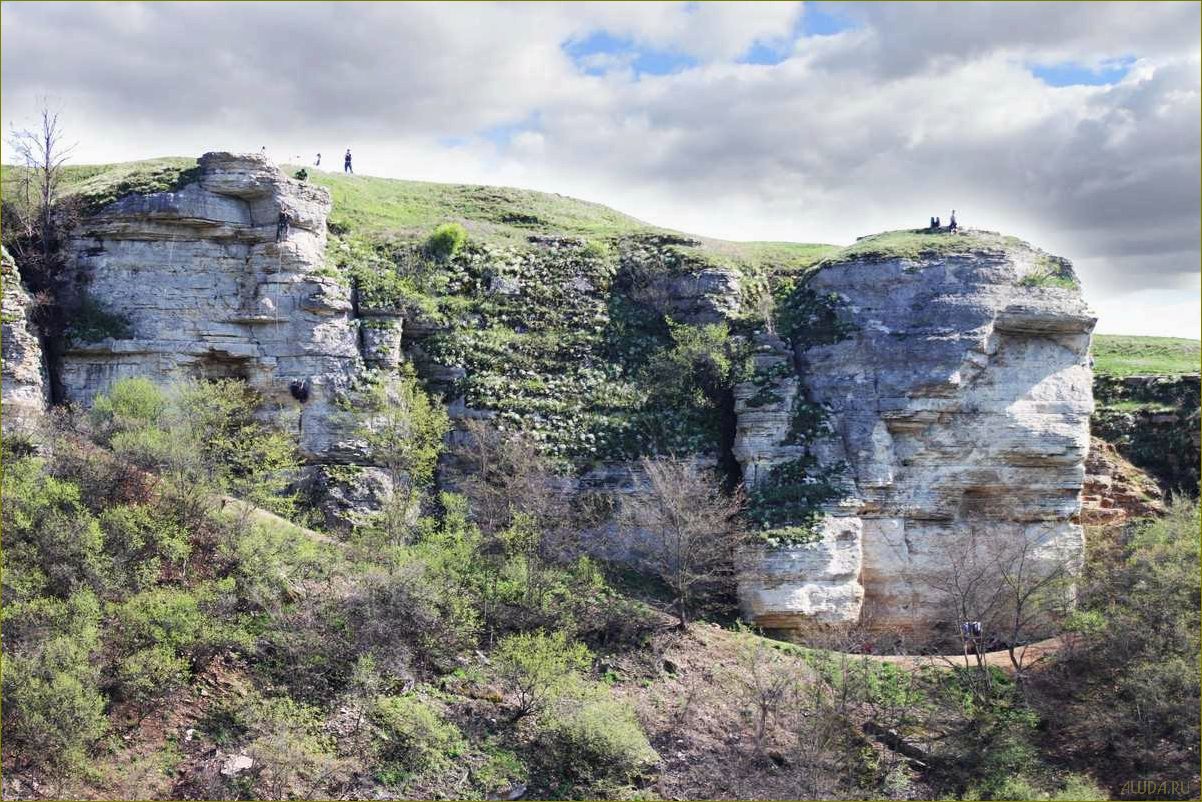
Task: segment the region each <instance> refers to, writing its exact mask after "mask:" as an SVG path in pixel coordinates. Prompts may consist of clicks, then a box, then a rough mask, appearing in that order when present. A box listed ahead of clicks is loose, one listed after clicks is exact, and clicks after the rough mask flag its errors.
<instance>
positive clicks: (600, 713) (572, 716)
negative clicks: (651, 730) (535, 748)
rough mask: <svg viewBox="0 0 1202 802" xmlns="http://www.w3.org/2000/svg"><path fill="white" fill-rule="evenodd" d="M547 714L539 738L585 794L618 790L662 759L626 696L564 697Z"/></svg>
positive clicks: (568, 778)
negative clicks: (613, 697)
mask: <svg viewBox="0 0 1202 802" xmlns="http://www.w3.org/2000/svg"><path fill="white" fill-rule="evenodd" d="M544 719H545V720H544V721H543V722H542V727H541V731H540V735H539V743H540V745H542V746H543V747H544V748H545V749H546V752H547V754H546V758H547V762H548V764H549V765H550V766H552V767H555V768H556V769H557V770H558V771H559V772H560V774H561V777H562V779H563V780H566V781H567V782H570V783H572V784H575V785H576V786H578V787H577V789H576V790H577V792H578V793H580V794H581V795H582V797H583V798H595V797H597V796H610V795H613V794H614V793H615V792H616V791H618V790H619V789H621V788H623V787H625V786H629V785H630V784H631V783H633V782H634V781H635V780H636V779H637V778H638V777H639V776H640V775H641V774H644V773H646V772H647V771H648V770H650V769H651V768H653V767H654V766H655V764H656V763H658V762H659V755H658V754H657V753H656V752H655V750H654V749H652V748H651V744H650V743H649V742H648V741H647V736H646V735H645V734H644V733H643V729H642V727H641V726H640V725H639V721H638V718H637V717H636V716H635V714H634V710H633V709H632V708H631V707H630V705H628V704H626V703H624V702H620V701H617V700H615V699H607V698H604V697H601V696H592V695H590V696H586V697H585V698H583V699H568V700H562V701H561V702H560V703H559V704H557V705H556V706H555V707H554V708H553V709H552V710H551V711H550V712H549V713H548V714H547V715H546V716H545V717H544Z"/></svg>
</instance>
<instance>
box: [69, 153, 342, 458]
mask: <svg viewBox="0 0 1202 802" xmlns="http://www.w3.org/2000/svg"><path fill="white" fill-rule="evenodd" d="M329 210H330V198H329V194H328V193H327V192H326V191H325V190H324V189H321V188H319V187H313V186H310V185H308V184H305V183H302V182H300V181H296V180H293V179H290V178H286V177H285V176H284V175H283V174H282V173H280V171H279V170H278V169H277V168H276V167H275V166H274V165H272V164H271V163H270V162H269V161H267V160H266V159H265V158H263V157H259V156H250V155H246V156H233V155H230V154H228V153H209V154H206V155H205V156H203V157H202V158H201V159H200V173H199V179H198V180H197V181H195V182H194V183H189V184H187V185H185V186H183V187H180V188H179V189H178V190H176V191H171V192H161V193H155V194H150V195H129V196H126V197H125V198H122V199H121V200H118V201H117V202H115V203H112V204H109V205H107V206H105V207H103V208H102V209H101V210H100V211H99V212H98V213H97V214H95V215H93V216H91V217H89V218H87V219H86V220H85V221H84V223H83V224H81V226H80V227H79V229H78V230H77V231H76V233H75V236H74V237H73V238H72V240H71V243H70V254H69V257H70V261H69V269H70V270H71V271H73V273H74V274H75V277H76V279H75V280H76V285H77V286H78V287H80V288H81V289H80V292H81V294H82V296H83V297H82V298H81V299H80V301H81V303H83V305H85V306H87V307H95V308H99V309H101V310H103V314H104V315H106V316H109V317H111V318H115V319H118V320H121V321H123V324H124V325H122V326H121V327H119V328H120V329H121V330H120V331H114V332H101V334H110V335H111V336H103V337H99V338H97V339H96V340H95V341H91V342H88V341H81V340H80V339H79V338H74V339H72V340H71V341H70V342H68V343H67V345H66V348H65V352H64V354H63V358H62V376H61V380H62V385H63V389H64V392H65V394H66V396H67V399H68V400H70V401H74V402H77V403H85V404H86V403H88V402H89V401H90V400H91V399H92V398H93V397H94V396H95V395H96V394H97V393H99V392H103V391H104V390H106V389H107V388H108V387H109V386H111V384H112V383H113V382H114V381H116V380H118V379H121V378H123V377H127V376H152V377H156V378H161V379H166V378H169V377H172V376H177V375H180V376H182V375H189V376H194V377H203V378H227V377H230V378H239V379H244V380H246V381H247V382H249V383H250V384H251V385H252V386H254V387H255V388H256V389H257V390H259V391H260V392H261V393H262V394H263V395H264V397H265V398H266V399H267V400H268V402H269V403H270V404H272V405H274V406H275V407H276V408H277V409H278V410H279V411H280V412H281V414H283V413H290V414H293V415H296V424H295V425H296V427H297V429H298V432H299V435H300V444H301V448H302V450H303V451H304V452H305V454H306V455H307V456H309V457H311V458H328V457H331V456H334V455H336V454H337V453H338V452H339V450H340V449H341V448H342V444H341V443H340V440H339V438H340V434H339V430H338V427H337V425H336V419H337V417H338V415H337V410H336V409H335V408H334V406H333V399H334V397H335V395H336V394H337V392H338V391H339V390H341V389H343V388H345V387H347V386H348V385H349V383H350V382H351V380H352V379H353V377H354V376H355V375H356V373H357V372H358V371H359V370H360V369H361V368H362V365H363V362H362V359H361V355H360V351H359V337H358V330H357V326H356V325H354V323H353V310H352V306H351V295H350V291H349V289H348V288H347V287H346V286H344V285H343V284H341V283H339V282H338V281H337V280H336V279H334V278H331V277H329V276H327V275H323V274H322V273H321V268H322V267H323V265H324V264H325V254H324V251H325V242H326V218H327V216H328V214H329ZM281 212H283V213H286V214H288V215H289V217H290V218H291V222H290V224H289V226H288V228H287V231H279V234H280V236H279V237H278V239H277V231H278V230H279V228H278V222H279V217H280V214H281Z"/></svg>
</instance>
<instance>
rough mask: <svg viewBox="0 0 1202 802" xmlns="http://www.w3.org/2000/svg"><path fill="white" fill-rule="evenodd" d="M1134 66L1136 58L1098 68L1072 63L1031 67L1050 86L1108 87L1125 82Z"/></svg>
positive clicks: (1118, 60) (1130, 57)
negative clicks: (1124, 79)
mask: <svg viewBox="0 0 1202 802" xmlns="http://www.w3.org/2000/svg"><path fill="white" fill-rule="evenodd" d="M1134 64H1135V57H1134V56H1124V57H1123V58H1118V59H1111V60H1110V61H1105V62H1103V63H1102V64H1101V65H1099V66H1097V67H1087V66H1085V65H1083V64H1078V63H1076V62H1072V61H1066V62H1062V63H1060V64H1035V65H1033V66H1032V67H1031V74H1032V75H1034V76H1035V77H1036V78H1038V79H1039V80H1041V81H1043V82H1044V83H1045V84H1047V85H1048V86H1107V85H1110V84H1117V83H1118V82H1119V81H1121V80H1123V78H1124V77H1126V75H1127V73H1128V72H1130V71H1131V67H1132V65H1134Z"/></svg>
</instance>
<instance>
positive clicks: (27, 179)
mask: <svg viewBox="0 0 1202 802" xmlns="http://www.w3.org/2000/svg"><path fill="white" fill-rule="evenodd" d="M39 116H40V124H39V125H38V126H37V127H36V128H25V129H19V130H18V129H16V128H14V129H13V130H12V133H11V135H10V136H9V144H10V145H11V146H12V149H13V151H14V152H15V154H16V157H17V160H18V161H19V162H20V164H21V165H22V166H23V167H24V168H25V169H24V170H23V171H22V172H21V174H20V178H19V179H18V180H20V181H21V182H22V185H21V190H20V191H21V194H22V195H23V200H24V201H25V204H26V211H25V215H24V221H23V222H24V225H23V226H22V228H23V231H22V233H23V234H24V235H25V237H26V238H27V239H29V240H33V241H36V242H37V243H38V245H39V247H40V251H41V258H42V261H43V264H44V265H45V266H46V267H47V268H48V267H49V263H50V259H51V253H52V251H53V248H54V209H55V206H56V204H57V202H58V199H59V185H60V184H61V183H62V177H63V166H64V165H65V164H66V162H67V159H68V158H70V156H71V152H72V151H73V150H75V145H74V144H72V145H67V144H65V143H64V142H63V129H62V127H61V126H60V125H59V121H58V112H57V111H52V110H51V109H50V107H49V105H48V104H47V103H46V101H45V100H43V103H42V109H41V112H40V115H39Z"/></svg>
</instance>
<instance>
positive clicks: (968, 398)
mask: <svg viewBox="0 0 1202 802" xmlns="http://www.w3.org/2000/svg"><path fill="white" fill-rule="evenodd" d="M1041 256H1042V255H1041V254H1040V253H1038V252H1036V251H1034V250H1033V249H1029V248H1027V247H1015V246H1014V245H1013V244H1012V243H1010V244H1008V245H1007V247H1001V246H1000V245H999V247H998V248H996V249H993V248H984V249H981V250H978V251H975V252H972V253H968V254H961V255H955V256H932V257H927V258H918V259H902V258H898V259H886V260H875V261H866V260H852V261H846V262H841V263H838V264H833V265H830V266H827V267H825V268H823V269H821V270H819V272H818V273H817V274H816V275H815V276H814V277H813V279H812V281H811V282H810V285H809V286H810V288H811V290H812V291H813V292H814V293H815V294H816V296H819V297H827V298H831V299H832V300H833V303H834V306H835V307H836V309H837V315H838V318H839V321H840V322H841V323H842V324H845V325H846V326H847V328H849V329H850V331H849V333H847V334H846V336H844V337H842V338H841V339H839V340H838V341H837V342H833V343H829V344H821V345H813V346H808V345H806V344H805V343H804V342H802V343H799V344H798V346H797V348H796V352H795V353H794V354H793V357H794V366H795V368H796V371H797V378H798V380H799V381H800V385H801V390H802V392H803V393H804V395H805V399H806V400H807V401H808V402H811V403H816V404H819V405H821V406H822V407H823V408H825V409H826V410H827V411H828V427H827V429H828V430H829V431H828V432H819V433H818V434H816V435H814V436H813V437H811V438H810V439H809V440H808V441H806V442H803V443H802V446H803V447H804V448H805V449H806V450H809V451H812V452H813V456H814V461H815V463H816V465H817V466H818V467H819V468H825V469H826V470H827V471H828V472H829V474H830V475H832V476H836V477H839V478H848V479H850V481H851V486H850V488H848V489H847V490H846V491H845V492H844V493H843V494H842V498H841V499H840V501H839V502H838V503H829V504H828V505H827V514H826V516H825V517H824V519H823V520H822V521H821V523H820V525H819V526H818V539H817V540H816V541H815V542H812V543H808V544H804V545H795V546H782V547H776V548H772V547H764V548H760V549H756V550H752V551H750V552H748V553H747V554H745V555H744V559H743V561H742V566H741V569H742V570H741V575H740V580H741V581H740V595H741V599H742V604H743V607H744V610H745V613H746V614H748V615H749V616H750V617H752V618H753V619H755V620H757V621H759V622H761V623H763V624H765V625H768V626H771V627H774V628H784V629H790V628H805V627H807V626H810V625H812V624H813V623H828V624H851V623H855V622H858V621H861V620H862V619H864V620H869V619H870V620H871V623H872V624H873V625H874V626H876V627H880V628H883V629H895V630H910V629H914V628H918V627H923V628H925V627H929V626H931V625H933V624H934V623H935V622H937V621H938V620H939V619H940V616H941V615H942V611H941V609H940V605H941V600H940V598H939V594H938V593H937V592H936V591H935V590H934V589H933V588H932V587H931V586H930V584H929V580H928V578H929V577H931V576H932V575H934V574H935V573H936V572H939V571H941V570H944V569H945V568H946V561H947V559H948V557H947V555H948V549H949V546H950V545H951V544H952V543H954V542H956V541H959V540H962V539H964V538H966V537H968V536H970V535H974V534H975V535H979V536H981V537H982V538H987V539H990V540H992V541H993V542H996V543H1004V542H1016V543H1017V542H1021V541H1022V540H1024V539H1025V540H1026V541H1028V542H1030V543H1031V544H1032V545H1033V546H1034V549H1035V554H1036V555H1037V557H1038V558H1039V559H1047V560H1064V561H1069V562H1074V561H1079V560H1080V558H1081V555H1082V551H1083V536H1082V529H1081V526H1080V524H1079V523H1078V520H1077V516H1078V514H1079V512H1080V500H1079V496H1080V491H1081V486H1082V482H1083V478H1084V468H1083V466H1084V462H1085V457H1086V453H1087V451H1088V448H1089V416H1090V413H1091V411H1092V408H1093V402H1092V396H1091V389H1090V383H1091V375H1090V368H1089V364H1088V356H1087V354H1088V348H1089V338H1090V333H1091V331H1092V329H1093V325H1094V322H1095V318H1094V316H1093V314H1092V313H1091V312H1090V311H1089V309H1088V308H1087V307H1086V306H1085V304H1084V302H1083V301H1082V300H1081V298H1080V295H1079V293H1078V292H1077V291H1075V290H1072V289H1060V288H1046V287H1039V286H1024V285H1023V283H1022V279H1023V277H1024V276H1026V275H1028V274H1029V273H1031V272H1032V271H1033V270H1035V269H1036V265H1037V264H1039V263H1040V260H1041ZM778 350H779V349H778ZM778 358H783V355H781V356H779V357H778ZM785 381H786V382H792V381H793V379H792V378H789V377H786V378H785ZM744 392H745V391H744ZM778 412H779V410H778ZM749 414H751V415H753V416H754V418H753V419H752V420H748V422H747V425H744V419H745V418H746V416H748V415H749ZM763 415H764V412H762V411H757V412H754V413H749V412H748V411H743V412H742V413H741V415H740V432H741V434H742V439H741V443H742V446H743V448H742V452H741V453H740V452H739V451H737V452H736V453H737V454H739V456H740V459H741V460H742V461H743V464H744V466H745V467H746V469H747V475H748V480H749V482H750V483H752V484H754V483H755V482H756V481H757V477H758V476H759V475H760V473H761V467H760V466H761V465H762V463H763V462H764V460H768V461H772V460H778V459H780V458H782V457H783V456H786V455H787V454H788V452H782V451H781V449H780V448H779V445H778V444H779V443H780V442H781V440H778V441H777V443H776V444H774V443H772V442H771V439H772V438H771V429H773V428H776V430H777V431H780V429H779V423H776V424H772V425H769V426H767V427H763V429H762V431H759V433H757V429H760V427H759V424H758V419H759V418H762V417H763Z"/></svg>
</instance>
